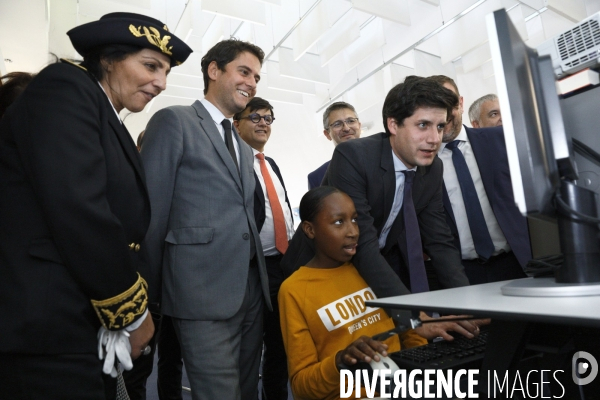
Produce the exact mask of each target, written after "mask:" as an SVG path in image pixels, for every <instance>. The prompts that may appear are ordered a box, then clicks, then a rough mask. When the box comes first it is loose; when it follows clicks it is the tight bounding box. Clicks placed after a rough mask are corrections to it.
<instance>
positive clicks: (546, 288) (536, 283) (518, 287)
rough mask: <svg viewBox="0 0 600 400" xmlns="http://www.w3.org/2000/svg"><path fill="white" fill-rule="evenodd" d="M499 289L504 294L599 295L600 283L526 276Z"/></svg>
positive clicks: (541, 295) (526, 295)
mask: <svg viewBox="0 0 600 400" xmlns="http://www.w3.org/2000/svg"><path fill="white" fill-rule="evenodd" d="M500 290H501V291H502V294H503V295H505V296H522V297H577V296H600V283H559V282H556V280H555V279H554V278H528V279H517V280H515V281H511V282H509V283H507V284H506V285H504V286H502V288H501V289H500Z"/></svg>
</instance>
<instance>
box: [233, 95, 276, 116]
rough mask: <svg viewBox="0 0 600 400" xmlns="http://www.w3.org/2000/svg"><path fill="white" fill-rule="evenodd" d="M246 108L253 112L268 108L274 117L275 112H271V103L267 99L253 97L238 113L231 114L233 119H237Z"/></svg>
mask: <svg viewBox="0 0 600 400" xmlns="http://www.w3.org/2000/svg"><path fill="white" fill-rule="evenodd" d="M246 110H250V112H253V111H256V110H269V111H271V115H272V116H273V118H275V113H274V112H273V106H272V105H271V103H269V102H268V101H267V100H265V99H263V98H262V97H253V98H252V100H250V101H249V102H248V105H247V106H246V108H244V109H243V110H242V111H240V112H239V113H235V114H234V115H233V120H234V121H239V120H240V118H241V117H242V114H243V113H244V111H246Z"/></svg>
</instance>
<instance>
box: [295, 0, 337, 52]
mask: <svg viewBox="0 0 600 400" xmlns="http://www.w3.org/2000/svg"><path fill="white" fill-rule="evenodd" d="M324 4H325V3H324V2H321V3H319V4H318V5H317V6H316V7H315V8H314V10H312V11H311V12H310V13H309V14H308V15H307V16H306V18H304V19H303V20H302V21H301V22H300V24H298V26H297V27H296V30H295V31H294V33H293V36H294V39H293V48H294V60H298V59H299V58H300V57H302V55H303V54H304V53H306V51H307V50H308V49H309V48H310V47H311V46H312V45H313V44H315V43H316V42H317V40H319V39H320V38H321V36H323V35H324V34H325V32H327V31H328V30H329V28H330V27H331V23H330V21H329V17H328V13H327V9H326V7H325V5H324Z"/></svg>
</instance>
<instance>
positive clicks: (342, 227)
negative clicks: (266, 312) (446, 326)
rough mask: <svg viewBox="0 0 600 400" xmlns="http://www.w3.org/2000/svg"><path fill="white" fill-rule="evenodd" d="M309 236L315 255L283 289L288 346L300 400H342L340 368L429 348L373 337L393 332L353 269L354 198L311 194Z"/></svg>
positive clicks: (305, 220) (328, 191)
mask: <svg viewBox="0 0 600 400" xmlns="http://www.w3.org/2000/svg"><path fill="white" fill-rule="evenodd" d="M300 218H301V219H302V225H301V226H302V230H303V231H304V233H305V234H306V235H307V236H308V238H310V239H312V240H313V241H314V244H315V256H314V258H313V259H312V260H310V261H309V262H308V263H307V264H306V266H303V267H301V268H300V269H299V270H298V271H296V272H295V273H294V274H292V275H291V276H290V277H289V278H288V279H286V280H285V281H284V282H283V284H282V286H281V289H280V290H279V308H280V315H281V330H282V333H283V342H284V345H285V350H286V353H287V357H288V371H289V374H290V381H291V386H292V392H293V393H294V397H295V398H296V399H339V398H340V372H339V369H338V366H344V365H346V366H352V365H354V364H356V363H357V362H361V361H364V362H367V363H368V362H370V361H371V360H372V359H375V360H376V361H379V355H377V354H376V353H379V354H381V355H383V356H386V355H387V353H388V352H395V351H398V350H400V340H401V341H402V344H403V346H404V347H415V346H420V345H423V344H426V343H427V340H426V339H424V338H422V337H420V336H419V335H417V334H416V333H414V332H413V331H412V330H411V331H408V332H405V333H403V334H402V335H401V336H400V338H398V336H393V337H391V338H389V339H388V340H386V341H385V342H378V341H375V340H373V339H371V336H373V335H375V334H378V333H381V332H384V331H387V330H389V329H392V328H393V327H394V322H393V321H392V319H391V318H390V317H389V316H388V315H387V314H386V313H385V312H384V311H383V310H382V309H380V308H372V307H367V306H366V305H365V301H367V300H373V299H375V294H374V293H373V291H372V290H371V288H370V287H369V286H368V285H367V283H366V282H365V281H364V279H363V278H362V277H361V276H360V275H359V273H358V271H357V270H356V268H355V267H354V265H353V264H352V263H351V260H352V256H353V255H354V254H355V253H356V246H357V243H358V235H359V231H358V225H357V223H356V218H357V214H356V210H355V208H354V203H353V202H352V199H351V198H350V197H349V196H348V195H346V194H345V193H343V192H341V191H339V190H338V189H336V188H334V187H331V186H321V187H318V188H315V189H312V190H310V191H309V192H308V193H306V194H305V195H304V197H303V198H302V201H301V202H300Z"/></svg>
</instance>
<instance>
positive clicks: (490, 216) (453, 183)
mask: <svg viewBox="0 0 600 400" xmlns="http://www.w3.org/2000/svg"><path fill="white" fill-rule="evenodd" d="M455 140H459V141H460V143H459V144H458V149H459V150H460V151H461V152H462V153H463V156H464V157H465V161H466V162H467V166H468V167H469V171H470V172H471V178H473V183H474V184H475V191H476V192H477V197H478V198H479V202H480V203H481V209H482V211H483V217H484V219H485V223H486V225H487V227H488V230H489V232H490V236H491V238H492V242H493V243H494V253H493V254H492V255H494V256H495V255H498V254H500V253H501V252H502V251H509V250H510V246H509V245H508V242H507V241H506V237H505V236H504V234H503V233H502V229H500V225H498V221H497V220H496V216H495V215H494V211H493V210H492V206H491V205H490V201H489V200H488V197H487V193H486V192H485V188H484V187H483V182H482V180H481V173H480V172H479V166H478V165H477V160H476V159H475V155H474V154H473V148H472V147H471V143H469V137H468V136H467V131H466V130H465V127H464V125H463V127H462V129H461V131H460V133H459V135H458V136H457V137H456V139H455ZM438 156H439V157H440V158H441V160H442V162H443V163H444V184H445V185H446V190H447V191H448V197H450V204H451V205H452V212H453V213H454V219H455V220H456V227H457V229H458V237H459V239H460V248H461V253H462V258H463V260H472V259H475V258H478V257H479V256H478V255H477V252H476V251H475V244H474V243H473V236H472V235H471V228H469V220H468V219H467V210H466V209H465V202H464V200H463V195H462V192H461V190H460V184H459V183H458V177H457V176H456V169H455V168H454V163H453V162H452V150H450V149H446V143H442V145H441V147H440V150H439V152H438Z"/></svg>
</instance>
